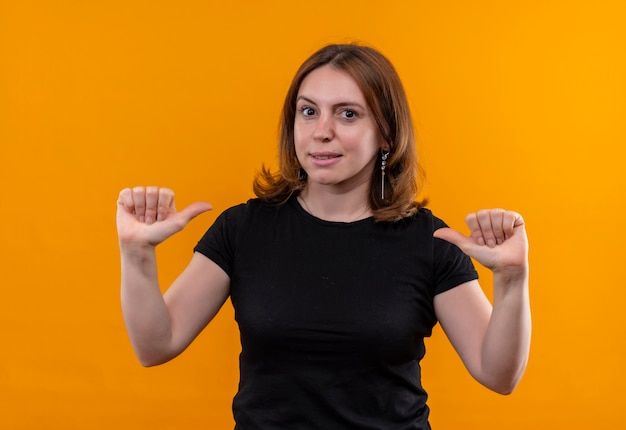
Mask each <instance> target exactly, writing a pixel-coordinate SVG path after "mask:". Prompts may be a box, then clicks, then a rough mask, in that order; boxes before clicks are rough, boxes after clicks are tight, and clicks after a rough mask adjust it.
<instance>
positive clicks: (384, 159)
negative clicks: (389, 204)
mask: <svg viewBox="0 0 626 430" xmlns="http://www.w3.org/2000/svg"><path fill="white" fill-rule="evenodd" d="M381 154H382V162H381V163H380V198H381V199H382V200H385V168H386V167H387V157H389V151H387V152H381Z"/></svg>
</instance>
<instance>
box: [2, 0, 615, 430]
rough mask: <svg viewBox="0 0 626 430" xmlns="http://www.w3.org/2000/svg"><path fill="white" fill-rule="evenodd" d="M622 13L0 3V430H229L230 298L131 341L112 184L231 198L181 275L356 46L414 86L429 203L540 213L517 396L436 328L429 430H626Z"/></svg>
mask: <svg viewBox="0 0 626 430" xmlns="http://www.w3.org/2000/svg"><path fill="white" fill-rule="evenodd" d="M229 3H230V4H229ZM625 21H626V8H625V6H624V3H623V2H622V1H619V0H615V1H603V0H595V1H576V0H569V1H567V0H546V1H538V0H529V1H525V2H520V1H512V0H511V1H487V0H478V1H465V0H457V1H445V2H444V1H441V2H436V1H426V0H423V1H405V2H399V1H395V2H394V1H387V2H381V1H380V0H372V1H361V2H334V1H333V2H330V1H325V0H323V1H317V2H292V1H283V2H278V1H276V2H261V1H238V2H225V1H199V0H194V1H180V2H171V1H149V2H148V1H134V2H133V1H119V0H115V1H106V2H104V1H94V2H87V1H52V0H50V1H44V0H32V1H20V0H5V1H3V2H1V3H0V184H1V192H2V195H1V196H0V214H1V217H2V222H1V223H0V244H1V246H0V265H1V270H0V279H1V281H0V282H1V284H0V286H1V296H0V297H1V303H2V305H1V311H0V336H1V337H0V342H1V345H2V346H1V348H2V349H1V350H0V427H2V428H6V429H86V430H87V429H88V430H96V429H111V428H115V429H120V430H121V429H135V430H136V429H182V428H185V429H188V430H193V429H227V428H232V418H231V412H230V402H231V398H232V395H233V394H234V392H235V390H236V385H237V369H238V368H237V355H238V352H239V344H238V334H237V329H236V326H235V324H234V322H233V315H232V309H231V308H230V306H227V307H226V308H225V309H224V310H223V311H222V312H221V313H220V315H219V316H218V317H217V319H216V320H215V321H214V322H213V323H212V324H211V325H210V326H209V327H208V328H207V329H206V330H205V332H203V333H202V334H201V336H200V337H199V338H198V339H197V340H196V342H195V343H194V344H193V345H192V346H191V347H190V348H189V349H188V350H187V351H186V352H185V353H184V354H183V355H182V356H180V357H179V358H177V359H176V360H175V361H173V362H171V363H169V364H166V365H164V366H161V367H158V368H152V369H144V368H142V367H141V366H140V365H139V364H138V362H137V360H136V359H135V358H134V356H133V354H132V351H131V348H130V345H129V342H128V340H127V338H126V334H125V331H124V327H123V324H122V318H121V313H120V306H119V257H118V249H117V239H116V234H115V225H114V212H115V201H116V198H117V194H118V191H119V190H120V189H121V188H123V187H125V186H132V185H136V184H146V185H147V184H160V185H167V186H170V187H172V188H174V189H175V190H176V191H177V192H178V199H179V206H183V205H185V204H187V203H189V202H191V201H194V200H199V199H204V200H208V201H210V202H212V203H213V205H214V206H215V208H216V209H215V211H213V212H212V213H210V214H208V215H203V216H202V217H200V218H199V219H197V220H195V221H194V222H193V223H192V224H191V225H189V227H188V229H186V230H185V231H184V232H182V233H180V234H179V235H178V236H176V237H174V238H172V239H171V240H170V241H169V242H167V243H166V244H164V245H163V246H161V248H160V249H159V260H160V269H161V277H162V282H163V285H164V286H165V285H167V284H168V282H170V281H171V280H172V279H173V278H174V277H175V276H176V274H177V273H178V272H179V271H180V270H181V269H182V268H183V267H184V265H185V264H186V262H187V261H188V259H189V258H190V256H191V252H192V248H193V246H194V245H195V242H196V241H197V240H198V238H199V237H200V236H201V234H202V233H203V232H204V231H205V229H206V228H208V226H209V225H210V224H211V222H212V221H213V220H214V219H215V217H216V216H217V214H218V213H219V212H220V211H222V210H224V209H225V208H227V207H229V206H230V205H233V204H235V203H239V202H241V201H244V200H246V199H247V198H248V197H250V196H251V195H252V194H251V187H250V184H251V180H252V177H253V175H254V173H255V172H256V171H257V170H258V169H259V167H260V165H261V163H263V162H264V163H266V164H270V165H274V164H275V158H274V148H275V137H276V126H277V122H278V114H279V109H280V105H281V102H282V98H283V95H284V93H285V90H286V88H287V86H288V84H289V81H290V79H291V77H292V75H293V73H294V72H295V69H296V68H297V66H298V65H299V64H300V62H301V61H303V60H304V59H305V58H306V57H307V56H308V55H309V54H311V53H312V52H313V51H314V50H315V49H317V48H319V47H320V46H321V45H323V44H326V43H329V42H342V41H348V40H357V41H364V42H367V43H368V44H371V45H373V46H375V47H377V48H379V49H380V50H381V51H383V52H384V53H385V54H387V55H388V57H389V58H390V59H391V60H392V61H393V62H394V64H395V65H396V66H397V69H398V71H399V73H400V75H401V76H402V78H403V80H404V83H405V86H406V89H407V92H408V94H409V97H410V103H411V106H412V109H413V114H414V117H415V120H416V123H417V124H418V127H419V130H418V131H419V135H420V154H421V158H422V162H423V164H424V167H425V168H426V171H427V175H428V176H427V186H426V189H425V194H426V195H427V196H428V197H430V200H431V202H432V203H431V208H432V209H433V210H434V211H435V212H436V213H437V214H438V215H439V216H441V217H443V218H444V219H446V220H447V221H448V222H449V223H450V224H452V225H453V226H456V227H458V228H463V223H462V220H463V217H464V215H465V213H467V212H470V211H473V210H476V209H479V208H483V207H494V206H502V207H507V208H513V209H516V210H518V211H520V212H521V213H522V214H523V215H524V217H525V219H526V221H527V224H528V232H529V235H530V240H531V263H532V269H531V270H532V273H531V278H532V279H531V281H532V285H531V288H532V293H531V294H532V306H533V317H534V332H533V345H532V354H531V361H530V364H529V367H528V370H527V373H526V376H525V378H524V379H523V381H522V383H521V385H520V386H519V388H518V390H517V391H516V392H515V393H514V394H513V395H512V396H509V397H501V396H498V395H495V394H492V393H490V392H488V391H487V390H486V389H484V388H482V387H481V386H479V385H478V384H477V383H475V382H474V381H472V380H471V378H470V377H469V376H468V375H467V373H466V372H465V370H464V369H463V368H462V366H461V363H460V360H459V359H458V358H457V356H456V355H455V353H454V351H453V350H452V348H451V347H450V345H449V344H448V342H447V340H446V339H445V336H444V335H443V334H442V333H441V331H440V330H436V332H435V335H434V336H433V338H432V339H430V340H429V341H428V343H427V345H428V354H427V357H426V359H425V361H424V367H425V373H426V376H425V384H426V388H427V389H428V390H429V393H430V395H431V400H430V405H431V408H432V410H433V412H432V418H431V421H432V424H433V426H434V428H435V429H439V430H442V429H443V430H446V429H461V428H463V429H481V430H486V429H527V428H533V429H536V430H539V429H556V428H568V429H583V428H606V429H612V428H617V427H618V426H620V425H622V424H623V406H622V399H623V393H622V389H623V387H624V386H625V385H626V377H625V372H624V364H625V363H626V353H625V349H626V348H625V345H624V339H625V338H626V336H625V335H626V333H625V329H624V327H625V326H626V324H625V321H624V301H625V299H626V294H625V292H624V291H625V290H626V288H625V287H624V281H623V272H624V270H623V267H624V261H623V260H624V255H625V252H624V247H623V244H624V243H625V242H626V233H625V229H624V221H625V216H624V213H625V210H624V209H625V205H624V202H623V198H624V189H625V188H626V179H625V178H626V175H625V172H624V168H623V166H624V161H625V158H626V157H625V150H624V146H625V145H624V143H625V137H626V125H625V124H626V121H625V120H626V116H625V114H626V85H625V84H626V60H625V58H626V57H625V56H624V46H626V31H625V30H624V25H623V23H624V22H625ZM481 274H482V276H483V280H484V282H485V287H486V288H485V289H486V291H487V292H489V290H490V287H489V275H488V273H484V272H481ZM489 294H490V293H489Z"/></svg>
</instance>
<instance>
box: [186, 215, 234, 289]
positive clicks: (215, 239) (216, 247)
mask: <svg viewBox="0 0 626 430" xmlns="http://www.w3.org/2000/svg"><path fill="white" fill-rule="evenodd" d="M244 207H245V205H239V206H234V207H232V208H230V209H227V210H225V211H224V212H222V213H221V214H220V216H218V217H217V219H216V220H215V222H214V223H213V225H212V226H211V227H210V228H209V229H208V230H207V232H206V233H205V234H204V236H202V238H201V239H200V240H199V241H198V243H197V245H196V246H195V248H194V251H195V252H199V253H200V254H202V255H204V256H205V257H207V258H209V259H210V260H212V261H213V262H214V263H215V264H217V265H218V266H220V267H221V268H222V270H224V272H226V274H227V275H228V276H230V277H231V278H232V269H233V257H234V255H235V249H236V242H237V241H236V237H237V230H238V228H237V226H238V225H239V224H240V222H241V219H242V217H243V214H244V210H245V209H244Z"/></svg>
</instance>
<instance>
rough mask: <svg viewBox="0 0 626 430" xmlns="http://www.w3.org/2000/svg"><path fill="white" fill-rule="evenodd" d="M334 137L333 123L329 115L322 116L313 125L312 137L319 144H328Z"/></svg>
mask: <svg viewBox="0 0 626 430" xmlns="http://www.w3.org/2000/svg"><path fill="white" fill-rule="evenodd" d="M334 136H335V130H334V126H333V121H332V118H331V116H330V115H326V114H322V115H320V116H319V119H318V120H317V123H316V124H315V130H314V135H313V137H314V138H315V140H318V141H320V142H329V141H331V140H332V139H333V137H334Z"/></svg>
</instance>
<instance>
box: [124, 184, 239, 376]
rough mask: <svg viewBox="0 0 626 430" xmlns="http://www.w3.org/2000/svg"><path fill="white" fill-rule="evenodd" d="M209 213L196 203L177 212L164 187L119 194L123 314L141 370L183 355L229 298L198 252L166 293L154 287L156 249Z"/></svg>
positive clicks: (225, 281) (225, 282) (223, 281)
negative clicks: (197, 218)
mask: <svg viewBox="0 0 626 430" xmlns="http://www.w3.org/2000/svg"><path fill="white" fill-rule="evenodd" d="M209 209H211V206H210V205H209V204H208V203H204V202H198V203H194V204H192V205H190V206H188V207H187V208H185V209H184V210H182V211H180V212H176V209H175V205H174V193H173V192H172V191H171V190H169V189H166V188H160V189H159V188H157V187H148V188H144V187H135V188H133V189H130V188H127V189H124V190H122V192H121V193H120V196H119V199H118V203H117V230H118V238H119V244H120V255H121V268H122V283H121V284H122V285H121V299H122V313H123V316H124V322H125V324H126V329H127V331H128V335H129V337H130V340H131V343H132V345H133V348H134V350H135V353H136V354H137V357H138V358H139V361H140V362H141V363H142V364H143V365H145V366H153V365H157V364H161V363H164V362H166V361H168V360H170V359H172V358H173V357H175V356H176V355H178V354H179V353H180V352H182V351H183V350H184V349H185V348H186V347H187V346H188V345H189V343H190V342H191V341H192V340H193V339H194V338H195V337H196V336H197V334H198V333H199V332H200V331H201V330H202V328H203V327H204V326H205V325H206V324H208V322H209V321H210V320H211V319H212V318H213V317H214V316H215V315H216V314H217V312H218V311H219V309H220V308H221V306H222V305H223V303H224V302H225V301H226V299H227V297H228V293H229V283H230V280H229V278H228V276H227V275H226V273H224V271H223V270H222V269H221V268H220V267H219V266H217V265H216V264H215V263H213V262H212V261H211V260H209V259H208V258H206V257H204V256H202V255H200V254H195V255H194V256H193V258H192V260H191V262H190V263H189V265H188V266H187V268H186V269H185V270H184V271H183V273H182V274H181V275H180V276H179V277H178V278H177V279H176V281H174V283H173V284H172V286H171V287H170V288H169V289H168V291H167V292H166V293H165V295H162V294H161V290H160V288H159V284H158V277H157V264H156V253H155V248H156V246H157V245H158V244H159V243H161V242H163V241H164V240H166V239H167V238H169V237H170V236H172V235H173V234H175V233H176V232H178V231H180V230H182V229H183V228H184V227H185V226H186V225H187V223H188V222H189V221H190V220H191V219H193V218H194V217H196V216H197V215H199V214H201V213H203V212H205V211H207V210H209Z"/></svg>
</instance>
